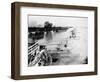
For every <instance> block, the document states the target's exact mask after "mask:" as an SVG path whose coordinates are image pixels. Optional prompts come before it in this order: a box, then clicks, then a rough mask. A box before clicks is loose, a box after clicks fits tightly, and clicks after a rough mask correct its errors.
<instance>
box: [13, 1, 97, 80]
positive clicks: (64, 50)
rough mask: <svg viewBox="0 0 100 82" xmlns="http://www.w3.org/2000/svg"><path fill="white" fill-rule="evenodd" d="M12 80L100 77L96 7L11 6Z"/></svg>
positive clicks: (14, 4) (24, 3)
mask: <svg viewBox="0 0 100 82" xmlns="http://www.w3.org/2000/svg"><path fill="white" fill-rule="evenodd" d="M11 20H12V27H11V30H12V32H11V35H12V40H11V41H12V48H11V49H12V54H11V76H12V78H13V79H16V80H17V79H18V80H20V79H21V80H22V79H38V78H54V77H69V76H84V75H97V67H98V66H97V64H98V63H97V59H98V55H97V50H98V49H97V45H98V44H97V36H98V35H97V34H98V28H97V7H94V6H81V5H63V4H43V3H27V2H14V3H12V19H11Z"/></svg>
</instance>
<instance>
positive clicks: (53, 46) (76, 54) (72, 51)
mask: <svg viewBox="0 0 100 82" xmlns="http://www.w3.org/2000/svg"><path fill="white" fill-rule="evenodd" d="M77 29H78V30H77V33H76V38H69V37H70V36H71V30H72V29H68V30H65V31H61V32H53V31H50V32H45V33H44V38H43V39H41V40H38V43H39V45H46V48H47V50H51V51H54V50H55V53H56V52H58V51H57V48H58V47H60V49H61V50H62V51H60V53H59V57H58V61H57V62H55V63H52V65H69V64H83V63H84V60H85V59H86V58H87V56H88V55H87V44H88V43H87V37H88V36H87V29H86V28H81V29H80V28H77ZM65 44H67V47H65Z"/></svg>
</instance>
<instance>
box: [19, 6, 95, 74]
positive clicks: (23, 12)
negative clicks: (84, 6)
mask: <svg viewBox="0 0 100 82" xmlns="http://www.w3.org/2000/svg"><path fill="white" fill-rule="evenodd" d="M73 12H74V13H73ZM75 13H76V14H75ZM28 14H33V15H34V14H35V15H36V14H37V15H58V16H80V17H88V64H84V65H64V66H46V67H35V66H33V67H28V66H27V59H28V58H27V57H28V56H27V54H28V49H27V48H28V44H27V43H28V36H27V35H28V25H27V24H28V23H27V15H28ZM94 16H95V12H94V11H93V10H77V9H76V10H75V9H56V8H39V7H21V8H20V75H42V74H58V73H76V72H77V73H78V72H94V70H95V69H94V66H95V65H94V64H95V63H94V61H95V60H94V20H95V19H94Z"/></svg>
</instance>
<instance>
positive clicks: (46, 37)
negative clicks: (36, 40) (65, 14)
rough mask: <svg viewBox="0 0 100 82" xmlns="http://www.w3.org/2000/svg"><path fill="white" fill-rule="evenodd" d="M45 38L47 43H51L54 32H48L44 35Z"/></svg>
mask: <svg viewBox="0 0 100 82" xmlns="http://www.w3.org/2000/svg"><path fill="white" fill-rule="evenodd" d="M44 37H45V40H46V41H48V42H50V41H51V40H52V39H53V35H52V32H51V31H49V32H46V33H45V34H44Z"/></svg>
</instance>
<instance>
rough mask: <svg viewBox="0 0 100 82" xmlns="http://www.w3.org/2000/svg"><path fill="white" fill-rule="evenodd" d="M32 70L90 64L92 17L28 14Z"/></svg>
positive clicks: (29, 62)
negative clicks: (89, 35) (89, 26)
mask: <svg viewBox="0 0 100 82" xmlns="http://www.w3.org/2000/svg"><path fill="white" fill-rule="evenodd" d="M27 21H28V59H27V60H28V67H32V66H58V65H80V64H88V18H87V17H80V16H79V17H78V16H52V15H32V14H31V15H28V20H27Z"/></svg>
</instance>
